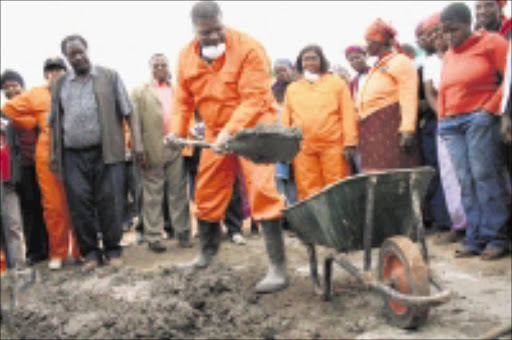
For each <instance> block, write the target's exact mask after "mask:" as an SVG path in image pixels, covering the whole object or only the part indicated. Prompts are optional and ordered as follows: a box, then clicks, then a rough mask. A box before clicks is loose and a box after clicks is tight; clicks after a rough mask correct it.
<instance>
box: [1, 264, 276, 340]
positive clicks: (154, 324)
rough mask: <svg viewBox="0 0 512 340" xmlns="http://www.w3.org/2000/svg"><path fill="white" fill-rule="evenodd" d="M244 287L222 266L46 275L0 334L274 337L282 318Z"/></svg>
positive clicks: (85, 336)
mask: <svg viewBox="0 0 512 340" xmlns="http://www.w3.org/2000/svg"><path fill="white" fill-rule="evenodd" d="M246 286H247V285H245V284H243V282H242V280H241V278H240V277H239V276H237V275H235V273H234V272H232V271H231V270H230V269H227V268H224V267H221V266H212V267H211V268H209V269H206V270H204V271H201V272H199V273H183V272H180V271H178V270H177V269H175V268H161V269H159V270H158V271H153V272H140V271H139V272H136V271H134V270H132V269H129V268H123V269H121V270H118V271H113V269H112V268H101V269H98V270H97V271H96V272H95V273H92V274H82V273H79V272H77V271H68V272H62V273H49V274H46V277H42V279H41V282H40V283H38V284H37V286H35V287H34V288H32V291H31V292H30V296H28V297H27V298H26V299H25V300H26V301H23V303H21V304H20V306H19V307H18V308H16V310H15V311H14V313H13V314H11V315H10V317H9V319H8V320H5V318H4V319H3V320H2V324H1V338H2V339H7V338H16V339H20V338H38V339H42V338H51V339H58V338H80V339H106V338H130V339H133V338H159V339H162V338H180V339H181V338H217V339H219V338H240V337H244V338H267V339H268V338H273V337H274V335H275V334H276V333H277V332H278V329H277V327H279V321H278V320H277V318H276V317H274V316H272V315H269V314H267V313H266V312H265V311H263V309H262V308H261V307H259V306H258V296H257V295H255V294H253V293H252V292H251V291H249V290H247V291H244V288H243V287H246ZM6 321H9V322H10V325H11V327H6Z"/></svg>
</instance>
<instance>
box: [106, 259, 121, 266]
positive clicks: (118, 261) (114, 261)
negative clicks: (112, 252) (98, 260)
mask: <svg viewBox="0 0 512 340" xmlns="http://www.w3.org/2000/svg"><path fill="white" fill-rule="evenodd" d="M107 263H108V265H109V266H112V267H122V266H123V264H124V262H123V259H122V258H120V257H113V258H111V259H110V260H108V262H107Z"/></svg>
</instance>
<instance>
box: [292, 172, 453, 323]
mask: <svg viewBox="0 0 512 340" xmlns="http://www.w3.org/2000/svg"><path fill="white" fill-rule="evenodd" d="M434 174H435V170H434V169H432V168H429V167H421V168H415V169H405V170H391V171H387V172H381V173H372V174H365V175H356V176H354V177H351V178H348V179H345V180H341V181H339V182H337V183H335V184H332V185H330V186H328V187H326V188H325V189H323V190H322V191H321V192H319V193H317V194H315V195H313V196H311V197H310V198H308V199H306V200H304V201H301V202H299V203H297V204H295V205H293V206H291V207H289V208H287V209H286V210H285V211H284V216H285V217H286V219H287V220H288V222H289V224H290V226H291V228H292V229H293V230H294V231H295V232H296V234H297V237H298V238H299V239H300V240H301V241H302V242H303V243H304V244H305V245H306V247H307V250H308V254H309V263H310V274H311V278H312V280H313V287H314V290H315V291H316V292H318V293H319V294H322V295H323V299H324V300H325V301H328V300H330V297H331V278H332V270H333V262H334V263H337V264H338V265H340V266H341V267H342V268H344V269H345V270H346V271H348V272H349V273H350V274H351V275H353V276H355V277H356V278H357V279H358V280H359V281H360V282H361V283H362V284H364V286H365V287H367V288H368V289H370V290H372V291H375V292H377V293H379V294H381V295H382V296H383V298H384V306H385V307H384V308H385V315H386V317H387V318H388V319H389V321H390V323H391V324H393V325H395V326H397V327H400V328H405V329H411V328H416V327H418V326H420V325H422V324H423V323H424V322H425V321H426V320H427V318H428V314H429V310H430V308H431V307H434V306H437V305H440V304H443V303H445V302H447V301H449V299H450V296H451V292H450V291H448V290H446V289H444V288H443V287H442V285H441V283H440V281H439V279H438V278H437V276H436V275H435V273H433V271H432V270H431V269H430V268H429V256H428V249H427V244H426V242H425V231H424V227H423V220H422V214H421V207H420V203H421V199H422V198H423V197H424V195H425V193H426V190H427V187H428V184H429V183H430V180H431V179H432V177H433V175H434ZM418 244H419V245H418ZM316 245H321V246H326V247H329V248H334V250H335V253H333V254H331V255H329V256H327V257H326V258H325V259H324V273H323V282H320V276H319V274H318V264H317V255H316V248H315V246H316ZM379 246H380V253H379V259H378V260H379V262H378V277H377V278H375V277H374V275H373V274H372V272H371V269H372V253H371V251H372V248H375V247H379ZM353 250H364V252H363V254H364V268H363V271H361V270H360V269H358V268H357V267H356V266H354V265H353V264H352V263H350V261H349V260H348V259H347V258H346V256H345V255H344V254H343V253H347V252H349V251H353ZM431 285H432V286H433V287H435V289H436V290H437V293H436V294H434V295H431V294H430V288H431Z"/></svg>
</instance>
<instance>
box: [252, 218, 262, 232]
mask: <svg viewBox="0 0 512 340" xmlns="http://www.w3.org/2000/svg"><path fill="white" fill-rule="evenodd" d="M259 233H260V230H259V228H258V225H257V224H256V222H254V221H252V220H251V234H252V235H258V234H259Z"/></svg>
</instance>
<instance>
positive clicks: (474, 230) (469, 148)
mask: <svg viewBox="0 0 512 340" xmlns="http://www.w3.org/2000/svg"><path fill="white" fill-rule="evenodd" d="M439 134H440V135H441V138H443V140H444V141H445V143H446V147H447V148H448V151H449V153H450V156H451V158H452V161H453V164H454V167H455V172H456V174H457V178H458V180H459V182H460V187H461V196H462V205H463V206H464V210H465V211H466V216H467V219H468V225H467V228H466V244H465V245H466V248H467V249H468V250H471V251H476V252H480V251H481V250H483V249H484V248H498V247H504V246H505V245H506V240H507V237H506V234H505V227H506V226H505V225H506V223H507V221H508V217H509V212H508V209H507V201H508V197H507V194H506V191H505V183H504V181H503V177H502V176H501V173H500V171H501V167H502V158H501V153H500V135H499V118H498V117H496V116H494V115H492V114H489V113H484V112H474V113H469V114H465V115H462V116H458V117H454V118H447V119H445V120H443V121H441V122H440V124H439Z"/></svg>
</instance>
